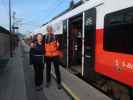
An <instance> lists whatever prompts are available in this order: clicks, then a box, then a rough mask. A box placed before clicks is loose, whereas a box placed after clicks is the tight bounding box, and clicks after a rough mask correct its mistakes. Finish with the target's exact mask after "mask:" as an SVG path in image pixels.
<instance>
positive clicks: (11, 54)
mask: <svg viewBox="0 0 133 100" xmlns="http://www.w3.org/2000/svg"><path fill="white" fill-rule="evenodd" d="M11 12H12V11H11V0H9V31H10V56H11V57H12V56H13V48H12V16H11Z"/></svg>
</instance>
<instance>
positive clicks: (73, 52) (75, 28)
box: [68, 14, 83, 74]
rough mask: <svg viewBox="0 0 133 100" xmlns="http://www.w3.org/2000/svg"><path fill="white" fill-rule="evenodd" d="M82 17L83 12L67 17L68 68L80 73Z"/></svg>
mask: <svg viewBox="0 0 133 100" xmlns="http://www.w3.org/2000/svg"><path fill="white" fill-rule="evenodd" d="M82 18H83V14H79V15H76V16H74V17H72V18H70V19H69V35H68V36H69V47H68V51H69V61H68V62H69V68H70V69H71V71H72V72H73V73H74V74H81V73H82V22H83V21H82Z"/></svg>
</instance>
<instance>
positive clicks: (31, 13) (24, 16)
mask: <svg viewBox="0 0 133 100" xmlns="http://www.w3.org/2000/svg"><path fill="white" fill-rule="evenodd" d="M70 1H71V0H11V2H12V3H11V4H12V13H13V12H16V19H17V20H18V21H19V26H20V32H21V33H23V34H28V33H29V32H32V31H34V30H36V29H37V28H39V27H40V26H41V25H42V24H44V23H46V22H48V21H49V20H50V19H52V18H53V17H54V16H56V15H58V14H59V13H61V12H63V11H64V10H65V9H67V8H68V7H69V3H70ZM74 1H75V2H77V1H79V0H74ZM0 26H3V27H5V28H7V29H8V27H9V20H8V0H0Z"/></svg>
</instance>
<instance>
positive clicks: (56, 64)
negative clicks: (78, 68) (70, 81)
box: [45, 57, 61, 84]
mask: <svg viewBox="0 0 133 100" xmlns="http://www.w3.org/2000/svg"><path fill="white" fill-rule="evenodd" d="M45 61H46V82H47V83H50V81H51V75H50V72H51V64H52V62H53V64H54V70H55V75H56V81H57V83H58V84H60V83H61V75H60V69H59V58H58V57H45Z"/></svg>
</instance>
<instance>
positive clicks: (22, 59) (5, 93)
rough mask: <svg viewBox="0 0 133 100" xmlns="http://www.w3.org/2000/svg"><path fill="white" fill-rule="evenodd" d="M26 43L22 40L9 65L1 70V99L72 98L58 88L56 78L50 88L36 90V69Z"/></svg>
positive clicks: (49, 99)
mask: <svg viewBox="0 0 133 100" xmlns="http://www.w3.org/2000/svg"><path fill="white" fill-rule="evenodd" d="M24 45H25V44H24V43H23V42H22V45H20V47H19V48H17V49H16V51H15V56H14V57H13V58H11V59H10V60H9V63H8V64H7V67H6V68H4V69H3V70H1V71H0V100H71V98H70V97H69V96H68V95H67V94H66V92H65V91H64V90H63V89H61V90H58V89H57V87H56V83H55V80H54V79H53V80H52V84H51V87H50V88H48V89H46V88H45V86H44V89H43V90H42V91H35V86H34V78H33V76H34V70H33V68H32V66H31V65H29V63H28V48H27V47H24ZM44 80H45V70H44ZM44 83H45V81H44Z"/></svg>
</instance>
